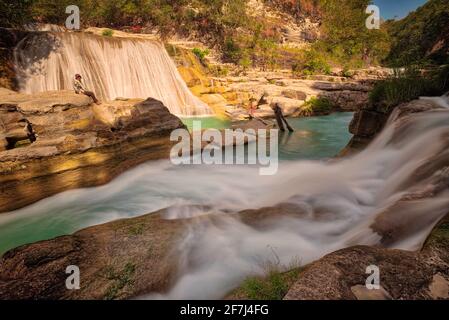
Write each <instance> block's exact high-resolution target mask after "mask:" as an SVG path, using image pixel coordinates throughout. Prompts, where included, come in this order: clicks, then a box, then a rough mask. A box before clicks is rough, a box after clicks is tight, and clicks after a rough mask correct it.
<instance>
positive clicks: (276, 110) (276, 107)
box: [270, 103, 295, 132]
mask: <svg viewBox="0 0 449 320" xmlns="http://www.w3.org/2000/svg"><path fill="white" fill-rule="evenodd" d="M270 107H271V108H272V109H273V111H274V115H275V117H276V122H277V123H278V127H279V130H281V131H285V128H284V123H285V126H286V127H287V129H288V131H290V132H293V131H295V130H293V128H292V127H291V126H290V125H289V124H288V122H287V119H285V117H284V114H283V113H282V109H281V106H280V105H279V103H272V104H271V105H270Z"/></svg>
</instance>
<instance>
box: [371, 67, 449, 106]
mask: <svg viewBox="0 0 449 320" xmlns="http://www.w3.org/2000/svg"><path fill="white" fill-rule="evenodd" d="M448 74H449V67H447V66H446V67H443V68H438V69H437V70H434V71H427V72H424V71H422V70H421V69H420V68H419V67H417V66H409V67H407V68H405V69H397V70H395V72H394V74H393V75H392V76H391V77H390V78H388V79H385V80H384V81H382V82H379V83H377V84H376V86H375V87H374V89H373V90H372V91H371V93H370V96H369V99H370V103H371V104H372V105H374V106H375V107H376V108H377V109H378V110H379V111H382V112H389V111H390V110H391V109H392V108H393V107H395V106H397V105H399V104H401V103H404V102H408V101H411V100H414V99H417V98H419V97H420V96H435V95H441V94H443V93H444V92H445V90H447V89H448V86H449V85H448V77H449V75H448Z"/></svg>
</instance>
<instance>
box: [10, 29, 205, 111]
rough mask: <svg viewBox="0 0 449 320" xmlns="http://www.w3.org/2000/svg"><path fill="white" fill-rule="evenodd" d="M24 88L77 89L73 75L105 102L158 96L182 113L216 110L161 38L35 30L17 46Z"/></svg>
mask: <svg viewBox="0 0 449 320" xmlns="http://www.w3.org/2000/svg"><path fill="white" fill-rule="evenodd" d="M15 65H16V71H17V75H18V79H19V85H20V88H21V91H22V92H24V93H38V92H42V91H51V90H64V89H68V90H72V82H73V78H74V75H75V74H77V73H79V74H81V75H82V76H83V78H84V83H85V85H86V88H87V89H88V90H91V91H94V92H95V94H96V95H97V97H99V98H100V99H102V100H113V99H115V98H119V97H121V98H143V99H146V98H148V97H153V98H155V99H158V100H160V101H162V102H163V103H164V104H165V105H166V106H167V108H168V109H169V110H170V112H171V113H173V114H176V115H182V116H202V115H210V114H212V113H213V112H212V111H211V110H210V108H209V107H208V106H207V105H206V104H205V103H204V102H202V101H201V100H199V99H198V98H196V97H195V96H194V95H193V94H192V93H191V92H190V90H189V88H188V87H187V85H186V84H185V82H184V80H183V79H182V78H181V76H180V74H179V73H178V70H177V69H176V66H175V64H174V62H173V61H172V60H171V58H170V56H169V55H168V53H167V52H166V50H165V48H164V46H163V45H162V44H161V43H160V42H157V41H152V40H143V39H132V38H115V37H106V36H96V35H92V34H87V33H78V32H77V33H75V32H35V33H32V34H30V35H29V36H28V37H26V38H25V39H23V40H22V41H21V42H20V43H19V44H18V46H17V48H16V50H15Z"/></svg>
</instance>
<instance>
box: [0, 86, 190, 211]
mask: <svg viewBox="0 0 449 320" xmlns="http://www.w3.org/2000/svg"><path fill="white" fill-rule="evenodd" d="M177 128H184V124H183V123H182V122H181V121H180V120H179V119H178V118H177V117H175V116H173V115H172V114H170V112H169V111H168V109H167V108H166V107H165V106H164V105H163V104H162V103H161V102H159V101H157V100H155V99H151V98H149V99H147V100H141V99H129V100H128V99H121V100H115V101H111V102H104V103H102V104H101V105H94V104H92V102H91V100H90V98H88V97H86V96H84V95H77V94H75V93H73V92H72V91H57V92H44V93H40V94H36V95H26V94H19V93H17V92H14V91H10V90H7V89H0V212H5V211H11V210H14V209H18V208H20V207H23V206H26V205H28V204H31V203H33V202H36V201H38V200H40V199H43V198H46V197H48V196H50V195H53V194H56V193H59V192H62V191H65V190H69V189H74V188H82V187H90V186H96V185H100V184H104V183H107V182H109V181H110V180H111V179H112V178H114V177H116V176H117V175H118V174H120V173H121V172H123V171H125V170H127V169H129V168H131V167H133V166H136V165H138V164H140V163H143V162H145V161H148V160H155V159H161V158H164V159H165V158H167V157H168V155H169V152H170V148H171V146H172V143H171V142H170V139H169V136H170V133H171V132H172V131H173V130H174V129H177Z"/></svg>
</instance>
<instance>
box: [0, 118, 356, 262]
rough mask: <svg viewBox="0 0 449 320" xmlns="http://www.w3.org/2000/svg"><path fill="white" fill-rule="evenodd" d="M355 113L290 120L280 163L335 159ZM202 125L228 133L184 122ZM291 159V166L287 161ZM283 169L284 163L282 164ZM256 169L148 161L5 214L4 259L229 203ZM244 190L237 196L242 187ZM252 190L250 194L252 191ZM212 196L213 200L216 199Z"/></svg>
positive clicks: (1, 223) (206, 121)
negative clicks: (197, 206) (171, 210)
mask: <svg viewBox="0 0 449 320" xmlns="http://www.w3.org/2000/svg"><path fill="white" fill-rule="evenodd" d="M351 118H352V114H351V113H335V114H332V115H329V116H324V117H312V118H303V119H289V122H290V124H291V125H292V127H294V128H295V130H296V131H295V132H294V133H291V134H289V133H283V134H280V136H279V158H280V160H284V161H285V162H291V161H300V160H303V159H308V160H310V159H326V158H330V157H333V156H335V155H336V154H338V152H339V151H340V150H341V149H342V148H343V147H344V146H345V145H346V144H347V142H348V141H349V139H350V137H351V136H350V134H349V132H348V125H349V122H350V121H351ZM193 120H201V121H202V126H203V128H212V127H217V128H221V129H223V128H227V127H229V126H230V123H229V122H226V121H223V120H219V119H216V118H201V119H192V118H190V119H187V120H186V119H185V120H184V121H185V123H186V124H187V126H189V124H190V126H191V124H192V122H193ZM287 160H288V161H287ZM280 166H282V161H281V163H280ZM250 170H251V169H250V168H248V169H246V168H241V167H239V168H237V167H235V166H231V167H226V166H218V168H214V167H212V166H187V167H185V166H184V167H182V166H173V165H170V163H169V162H168V161H155V162H148V163H146V164H144V165H142V166H139V167H137V168H135V169H133V170H129V171H127V172H126V173H124V174H123V175H121V176H120V177H118V178H116V179H115V180H114V181H112V182H111V183H109V184H107V185H105V186H100V187H96V188H90V189H79V190H71V191H67V192H64V193H61V194H58V195H55V196H53V197H50V198H47V199H44V200H42V201H40V202H38V203H36V204H34V205H31V206H29V207H26V208H23V209H21V210H18V211H16V212H13V213H7V214H1V215H0V254H1V253H4V252H5V251H7V250H9V249H11V248H14V247H17V246H19V245H22V244H26V243H32V242H36V241H40V240H45V239H51V238H54V237H56V236H60V235H65V234H71V233H73V232H75V231H77V230H80V229H82V228H85V227H88V226H92V225H96V224H100V223H105V222H108V221H112V220H116V219H121V218H129V217H135V216H138V215H142V214H146V213H149V212H153V211H156V210H159V209H162V208H167V207H170V206H173V205H177V204H179V203H180V202H181V203H185V202H192V203H206V204H207V203H208V201H210V202H212V203H217V202H220V201H222V202H224V203H226V201H230V204H231V205H232V203H233V201H234V200H233V199H232V195H233V194H234V193H235V192H237V194H239V193H240V194H245V193H246V192H248V189H247V188H244V187H243V186H244V185H245V183H246V182H248V181H251V179H252V176H251V175H249V174H248V172H249V171H250ZM239 187H240V188H242V190H239V191H237V190H238V189H237V188H239ZM249 191H250V190H249ZM212 195H213V196H212Z"/></svg>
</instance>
